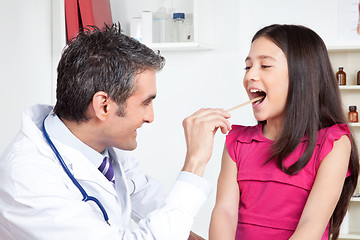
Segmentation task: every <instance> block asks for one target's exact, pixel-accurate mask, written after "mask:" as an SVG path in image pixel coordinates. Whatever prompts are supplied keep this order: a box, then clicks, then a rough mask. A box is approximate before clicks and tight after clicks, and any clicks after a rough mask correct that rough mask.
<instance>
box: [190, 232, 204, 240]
mask: <svg viewBox="0 0 360 240" xmlns="http://www.w3.org/2000/svg"><path fill="white" fill-rule="evenodd" d="M188 240H205V239H204V238H202V237H200V236H199V235H197V234H196V233H193V232H190V235H189V238H188Z"/></svg>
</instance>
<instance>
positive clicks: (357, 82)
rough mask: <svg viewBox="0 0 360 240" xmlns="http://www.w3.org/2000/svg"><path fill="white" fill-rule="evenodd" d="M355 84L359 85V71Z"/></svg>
mask: <svg viewBox="0 0 360 240" xmlns="http://www.w3.org/2000/svg"><path fill="white" fill-rule="evenodd" d="M356 84H357V85H360V71H358V72H357V76H356Z"/></svg>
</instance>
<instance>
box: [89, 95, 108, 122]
mask: <svg viewBox="0 0 360 240" xmlns="http://www.w3.org/2000/svg"><path fill="white" fill-rule="evenodd" d="M92 105H93V109H94V113H95V116H96V117H97V118H98V119H100V120H105V119H106V118H107V116H108V115H109V111H110V110H111V107H112V105H111V99H110V97H109V96H108V94H107V93H106V92H104V91H99V92H96V93H95V94H94V96H93V99H92Z"/></svg>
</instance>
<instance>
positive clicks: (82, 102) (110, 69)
mask: <svg viewBox="0 0 360 240" xmlns="http://www.w3.org/2000/svg"><path fill="white" fill-rule="evenodd" d="M164 64H165V59H164V58H163V57H162V56H160V55H159V53H155V52H154V51H153V50H151V49H150V48H148V47H147V46H145V45H144V44H141V43H140V42H138V41H137V40H135V39H133V38H131V37H129V36H126V35H125V34H123V33H122V31H121V27H120V24H114V25H112V26H111V27H110V26H106V27H105V29H104V30H100V29H99V28H97V27H94V26H92V27H88V28H86V29H84V31H83V32H80V33H79V34H78V35H77V36H76V37H75V38H73V39H72V41H70V42H69V44H68V45H67V46H66V48H65V49H64V52H63V54H62V57H61V59H60V62H59V65H58V68H57V71H58V78H57V88H56V99H57V101H56V105H55V108H54V113H55V114H57V115H58V116H59V117H60V118H64V119H66V120H70V121H77V122H81V121H87V120H88V117H87V116H86V114H85V112H86V109H87V107H88V105H89V104H90V103H91V101H92V98H93V96H94V94H95V93H96V92H99V91H104V92H106V93H107V94H108V95H109V97H110V98H111V99H113V100H114V101H115V102H116V103H117V104H118V106H119V111H118V115H119V116H124V115H125V111H124V108H125V102H126V100H127V99H128V98H129V97H130V96H131V95H132V93H133V92H134V90H135V84H134V79H135V76H136V75H137V74H138V73H141V72H143V71H145V70H155V71H160V70H161V69H162V68H163V66H164Z"/></svg>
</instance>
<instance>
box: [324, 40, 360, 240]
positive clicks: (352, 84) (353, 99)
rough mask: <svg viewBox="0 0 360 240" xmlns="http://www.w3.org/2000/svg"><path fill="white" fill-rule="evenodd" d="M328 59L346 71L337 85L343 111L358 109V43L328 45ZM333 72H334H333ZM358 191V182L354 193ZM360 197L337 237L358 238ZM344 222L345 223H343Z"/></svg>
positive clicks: (356, 127) (359, 138) (358, 128)
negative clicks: (351, 107) (343, 77)
mask: <svg viewBox="0 0 360 240" xmlns="http://www.w3.org/2000/svg"><path fill="white" fill-rule="evenodd" d="M328 52H329V57H330V61H331V63H332V67H333V70H334V71H335V72H337V71H338V68H339V67H344V71H345V73H346V84H347V85H342V86H339V89H340V93H341V98H342V102H343V107H344V112H345V113H346V114H347V113H348V111H349V106H354V105H355V106H357V108H358V109H360V85H356V82H357V81H356V77H357V72H358V71H359V70H360V65H359V64H358V59H360V45H352V46H350V45H343V46H342V45H338V46H329V47H328ZM334 74H335V73H334ZM349 126H351V127H353V128H352V130H353V131H354V136H355V140H356V143H357V145H358V147H360V134H359V133H360V123H349ZM358 193H359V184H358V186H357V188H356V190H355V194H358ZM359 203H360V197H352V198H351V200H350V205H349V208H348V212H347V216H346V217H345V218H346V221H345V219H344V224H343V226H342V227H343V229H342V232H341V233H340V237H339V239H348V240H355V239H358V240H360V225H359V222H360V204H359ZM345 222H346V223H345Z"/></svg>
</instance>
